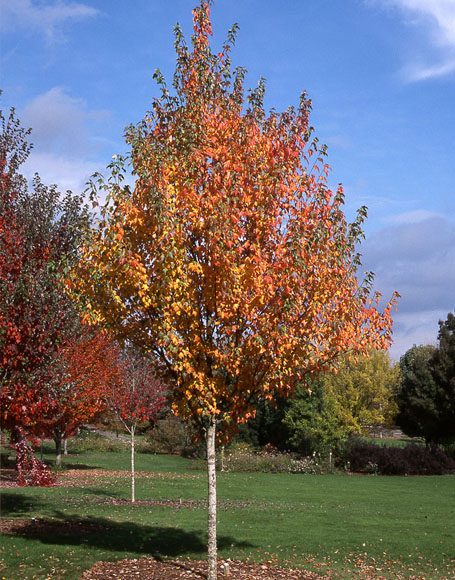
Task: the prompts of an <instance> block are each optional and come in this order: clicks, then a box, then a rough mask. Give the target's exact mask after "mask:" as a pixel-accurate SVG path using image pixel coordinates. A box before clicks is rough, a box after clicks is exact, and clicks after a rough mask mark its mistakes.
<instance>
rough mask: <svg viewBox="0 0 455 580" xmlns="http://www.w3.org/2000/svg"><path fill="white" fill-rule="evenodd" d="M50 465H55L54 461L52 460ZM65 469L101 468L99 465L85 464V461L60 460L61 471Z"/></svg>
mask: <svg viewBox="0 0 455 580" xmlns="http://www.w3.org/2000/svg"><path fill="white" fill-rule="evenodd" d="M52 465H53V466H55V461H53V462H52ZM66 469H87V470H91V469H102V467H100V466H99V465H86V464H85V463H67V462H66V461H63V462H62V467H61V471H62V472H63V473H65V470H66Z"/></svg>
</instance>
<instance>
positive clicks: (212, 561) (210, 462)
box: [206, 417, 217, 580]
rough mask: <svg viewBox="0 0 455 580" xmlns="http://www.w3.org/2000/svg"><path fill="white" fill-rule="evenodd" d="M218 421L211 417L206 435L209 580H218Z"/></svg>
mask: <svg viewBox="0 0 455 580" xmlns="http://www.w3.org/2000/svg"><path fill="white" fill-rule="evenodd" d="M215 435H216V420H215V417H211V419H210V423H209V426H208V428H207V433H206V441H207V477H208V527H207V531H208V546H207V548H208V550H207V551H208V565H209V569H208V576H207V580H216V560H217V545H216V465H215V461H216V455H215Z"/></svg>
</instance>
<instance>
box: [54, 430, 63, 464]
mask: <svg viewBox="0 0 455 580" xmlns="http://www.w3.org/2000/svg"><path fill="white" fill-rule="evenodd" d="M54 442H55V465H56V467H61V465H62V434H61V433H60V431H59V430H56V431H54Z"/></svg>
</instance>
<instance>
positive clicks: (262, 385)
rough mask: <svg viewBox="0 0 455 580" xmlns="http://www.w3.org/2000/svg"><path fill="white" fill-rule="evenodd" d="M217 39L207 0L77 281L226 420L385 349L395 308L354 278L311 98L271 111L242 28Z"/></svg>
mask: <svg viewBox="0 0 455 580" xmlns="http://www.w3.org/2000/svg"><path fill="white" fill-rule="evenodd" d="M211 32H212V31H211V22H210V17H209V3H208V2H205V1H203V2H201V4H200V6H199V7H198V8H196V10H195V12H194V35H193V37H192V44H193V48H192V50H191V51H190V50H189V48H188V47H187V46H186V44H185V41H184V39H183V37H182V35H181V33H180V31H179V30H178V29H177V33H176V51H177V68H176V72H175V75H174V82H173V84H174V87H175V89H176V93H175V95H171V93H170V92H169V91H168V89H167V87H166V85H165V83H164V80H163V79H162V78H161V76H160V74H159V73H157V74H156V77H157V79H158V80H159V82H160V83H161V87H162V96H161V97H160V98H158V99H156V100H155V101H154V103H153V108H152V111H151V112H150V113H148V114H147V115H146V116H145V118H144V120H143V122H142V123H140V124H139V126H138V127H136V128H133V129H131V130H130V131H129V133H128V141H129V143H130V144H131V147H132V154H131V162H132V167H133V171H134V173H135V174H136V177H137V181H136V184H135V187H134V190H133V191H130V189H129V187H128V186H123V185H122V183H121V179H120V178H121V171H120V168H119V166H115V171H114V172H113V175H112V177H111V179H110V181H109V182H108V183H106V184H105V185H104V187H105V189H107V190H108V192H109V196H110V197H109V200H108V203H107V205H106V206H105V207H104V209H103V212H102V213H103V218H102V219H101V220H100V222H99V227H98V229H97V230H96V231H95V232H94V235H93V239H92V241H91V244H90V245H88V246H87V247H86V248H85V250H84V256H83V259H82V260H81V262H80V264H79V267H78V268H77V270H76V272H75V274H74V277H73V282H72V284H73V292H74V294H75V295H77V294H79V298H80V299H81V300H82V301H84V302H85V304H86V307H87V311H88V312H89V315H90V316H91V318H92V320H95V321H97V322H101V323H103V324H107V325H108V326H110V327H111V328H112V329H113V330H114V332H116V333H118V334H119V335H121V336H122V337H127V338H128V339H129V340H131V341H132V342H134V343H136V344H139V345H141V346H142V347H144V348H146V349H148V350H150V351H152V352H153V354H154V355H155V356H157V357H158V358H159V359H160V360H161V361H162V363H163V365H164V366H165V367H166V368H167V369H168V371H169V373H170V374H171V375H172V377H173V378H174V381H175V385H176V388H175V390H174V401H175V402H174V405H175V409H176V411H178V413H180V414H181V415H183V416H185V417H191V418H192V419H193V420H196V421H202V422H203V421H204V417H210V416H216V417H217V423H218V424H224V425H225V426H233V425H235V424H237V423H238V422H239V421H244V420H245V419H247V418H248V417H249V416H250V415H251V414H252V413H253V412H254V402H255V400H256V399H257V397H258V396H263V397H266V398H273V397H274V396H275V394H276V393H281V394H286V393H289V392H291V390H292V389H293V387H294V385H295V384H296V382H297V381H299V380H301V379H302V378H304V377H306V376H308V375H311V374H314V373H317V372H318V371H321V370H327V369H329V368H331V367H332V366H334V365H335V364H336V361H337V358H338V357H339V355H340V354H341V353H345V352H366V351H367V350H368V349H369V348H371V347H372V346H375V347H387V345H388V343H389V341H390V333H391V318H390V308H391V304H390V303H388V304H387V305H386V307H385V309H384V310H382V311H381V310H380V309H379V306H378V305H379V297H378V295H376V294H373V295H371V293H370V284H369V280H368V279H367V280H366V282H365V283H364V284H360V283H359V281H358V266H359V261H358V256H357V253H356V249H355V247H356V243H357V242H358V240H359V238H360V237H361V235H362V231H361V222H362V219H363V217H364V210H363V209H362V210H361V211H360V213H359V216H358V219H357V220H356V221H355V222H354V223H353V224H348V223H347V222H346V219H345V216H344V214H343V199H344V194H343V190H342V188H341V187H340V188H339V189H338V190H337V191H336V192H332V191H331V190H330V188H329V187H328V185H327V173H328V167H327V165H325V164H324V162H323V155H322V153H321V150H320V149H318V146H317V141H316V140H314V139H312V129H311V127H310V124H309V113H310V109H311V103H310V101H309V100H308V99H307V97H306V96H305V95H303V96H302V99H301V101H300V105H299V107H298V109H297V110H294V109H293V108H292V107H291V108H289V109H287V110H286V111H285V112H283V113H280V114H279V113H276V112H271V113H269V114H267V113H266V111H265V110H264V106H263V91H264V86H263V83H260V84H259V86H258V88H257V89H256V90H254V91H252V92H251V93H250V94H249V96H248V97H247V98H246V99H245V96H244V88H243V76H244V71H243V70H242V69H237V70H236V71H234V72H232V71H231V67H230V56H229V52H230V45H231V43H232V41H233V33H232V32H231V33H230V35H229V38H230V40H229V41H228V42H227V43H226V44H225V45H224V46H223V48H222V51H221V52H220V53H218V54H214V53H212V52H211V50H210V46H209V38H210V35H211ZM81 297H82V298H81Z"/></svg>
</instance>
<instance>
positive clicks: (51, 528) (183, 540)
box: [12, 512, 254, 558]
mask: <svg viewBox="0 0 455 580" xmlns="http://www.w3.org/2000/svg"><path fill="white" fill-rule="evenodd" d="M55 516H56V519H41V518H40V519H35V520H30V521H27V522H23V523H22V525H21V526H18V527H16V528H15V529H14V531H13V532H12V534H13V535H14V536H20V537H22V538H28V539H35V540H39V541H40V542H42V543H44V544H58V545H73V546H90V547H92V548H99V549H102V550H111V551H114V552H117V551H118V552H135V553H138V554H148V555H151V556H155V557H158V558H159V557H162V556H174V557H175V556H181V555H184V554H190V553H205V552H206V551H207V544H206V540H205V537H204V535H203V534H202V533H200V532H194V531H192V532H188V531H185V530H182V529H179V528H165V527H153V526H145V525H141V524H136V523H134V522H117V521H114V520H109V519H107V518H100V517H77V516H68V515H66V514H63V513H62V512H55ZM218 546H219V548H220V549H222V548H226V547H230V546H235V547H237V548H251V547H254V545H253V544H250V543H249V542H237V541H236V540H235V539H234V538H232V537H230V536H220V537H218Z"/></svg>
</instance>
